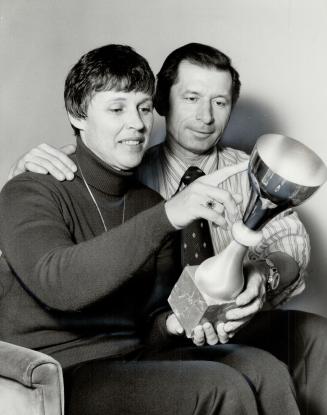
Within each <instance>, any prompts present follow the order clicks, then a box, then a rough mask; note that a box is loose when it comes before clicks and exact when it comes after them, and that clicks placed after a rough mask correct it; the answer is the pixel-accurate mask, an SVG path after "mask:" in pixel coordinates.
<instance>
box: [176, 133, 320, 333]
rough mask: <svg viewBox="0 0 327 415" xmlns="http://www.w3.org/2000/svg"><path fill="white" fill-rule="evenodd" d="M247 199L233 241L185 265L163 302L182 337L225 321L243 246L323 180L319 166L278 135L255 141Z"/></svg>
mask: <svg viewBox="0 0 327 415" xmlns="http://www.w3.org/2000/svg"><path fill="white" fill-rule="evenodd" d="M248 175H249V181H250V185H251V196H250V199H249V202H248V205H247V208H246V211H245V213H244V215H243V219H242V221H240V222H236V223H234V224H233V226H232V236H233V240H232V241H231V243H230V244H229V245H228V246H227V247H226V248H225V249H224V250H223V251H222V252H221V253H220V254H218V255H215V256H213V257H211V258H208V259H207V260H205V261H203V262H202V264H200V265H199V266H186V267H185V268H184V270H183V272H182V274H181V276H180V278H179V280H178V281H177V283H176V284H175V286H174V288H173V290H172V292H171V294H170V296H169V298H168V302H169V304H170V306H171V308H172V310H173V312H174V313H175V315H176V317H177V318H178V320H179V322H180V323H181V325H182V326H183V328H184V330H185V333H186V335H187V337H191V336H192V332H193V329H194V328H195V327H196V326H197V325H199V324H202V323H204V322H205V321H209V322H211V323H213V324H216V323H217V322H218V321H225V320H226V319H225V314H226V311H227V310H229V309H231V308H234V307H235V306H236V304H235V301H234V300H235V298H236V297H237V295H238V294H239V293H240V292H241V291H242V290H243V286H244V277H243V260H244V257H245V255H246V252H247V250H248V247H250V246H255V245H257V244H258V243H259V242H260V241H261V239H262V232H261V231H260V229H261V228H262V227H263V226H264V225H265V224H266V223H267V222H268V221H269V220H271V219H272V218H273V217H275V216H276V215H278V214H279V213H281V212H282V211H284V210H285V209H288V208H290V207H293V206H298V205H300V204H301V203H302V202H304V201H305V200H306V199H308V198H309V197H310V196H311V195H312V194H313V193H314V192H315V191H316V190H317V189H319V187H320V186H322V184H323V183H324V182H325V181H326V179H327V168H326V166H325V164H324V163H323V161H322V160H321V159H320V158H319V157H318V156H317V155H316V154H315V153H314V152H313V151H312V150H310V149H309V148H308V147H306V146H305V145H304V144H302V143H300V142H299V141H296V140H294V139H292V138H289V137H286V136H283V135H279V134H265V135H263V136H261V137H260V138H259V139H258V140H257V143H256V145H255V147H254V149H253V151H252V153H251V157H250V161H249V167H248Z"/></svg>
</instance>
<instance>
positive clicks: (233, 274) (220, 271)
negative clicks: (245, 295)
mask: <svg viewBox="0 0 327 415" xmlns="http://www.w3.org/2000/svg"><path fill="white" fill-rule="evenodd" d="M246 251H247V247H246V246H244V245H242V244H240V243H239V242H237V241H232V242H231V243H230V244H229V245H228V246H227V247H226V248H225V249H224V250H223V251H222V252H221V253H220V254H219V255H215V256H213V257H211V258H208V259H207V260H205V261H204V262H202V264H201V265H200V266H199V267H198V268H197V270H196V272H195V276H194V279H195V282H196V285H197V287H198V288H199V290H200V291H201V292H202V294H203V295H204V296H205V299H206V301H207V302H208V303H209V304H219V303H223V302H226V301H231V300H233V299H234V298H235V297H237V295H238V294H239V293H240V292H241V291H242V289H243V285H244V278H243V259H244V256H245V254H246Z"/></svg>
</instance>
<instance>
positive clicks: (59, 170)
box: [8, 144, 77, 181]
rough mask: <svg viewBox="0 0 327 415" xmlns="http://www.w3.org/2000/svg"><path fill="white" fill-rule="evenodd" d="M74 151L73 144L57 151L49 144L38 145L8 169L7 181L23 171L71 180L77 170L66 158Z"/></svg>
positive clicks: (74, 146) (61, 179)
mask: <svg viewBox="0 0 327 415" xmlns="http://www.w3.org/2000/svg"><path fill="white" fill-rule="evenodd" d="M75 150H76V145H75V144H68V145H65V146H63V147H60V148H59V149H56V148H55V147H52V146H50V145H49V144H40V145H39V146H37V147H35V148H33V149H32V150H30V151H29V152H28V153H26V154H25V155H24V156H23V157H21V158H20V159H19V160H18V161H17V162H16V163H15V164H14V165H13V166H12V168H11V169H10V173H9V177H8V178H9V179H11V178H13V177H14V176H17V174H20V173H23V172H24V171H27V170H29V171H33V172H34V173H40V174H48V173H49V174H51V175H52V176H53V177H55V178H56V179H57V180H60V181H63V180H72V179H73V178H74V173H75V172H76V170H77V168H76V165H75V163H74V162H73V161H72V160H71V159H70V158H69V157H68V156H69V155H70V154H72V153H74V152H75Z"/></svg>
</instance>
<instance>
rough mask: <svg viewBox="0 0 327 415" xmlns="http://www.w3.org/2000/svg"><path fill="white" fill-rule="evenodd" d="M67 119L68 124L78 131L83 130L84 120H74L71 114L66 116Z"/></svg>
mask: <svg viewBox="0 0 327 415" xmlns="http://www.w3.org/2000/svg"><path fill="white" fill-rule="evenodd" d="M68 118H69V121H70V123H71V124H72V125H73V126H74V127H75V128H77V129H78V130H81V131H83V130H85V121H86V120H85V119H84V118H76V117H73V116H72V115H71V114H68Z"/></svg>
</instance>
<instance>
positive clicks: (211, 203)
mask: <svg viewBox="0 0 327 415" xmlns="http://www.w3.org/2000/svg"><path fill="white" fill-rule="evenodd" d="M216 204H217V203H216V202H215V201H214V200H212V199H209V200H207V201H206V207H207V208H209V209H214V208H215V207H216Z"/></svg>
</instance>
